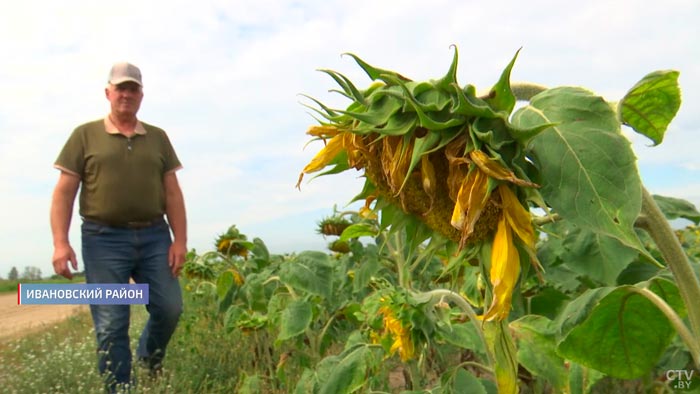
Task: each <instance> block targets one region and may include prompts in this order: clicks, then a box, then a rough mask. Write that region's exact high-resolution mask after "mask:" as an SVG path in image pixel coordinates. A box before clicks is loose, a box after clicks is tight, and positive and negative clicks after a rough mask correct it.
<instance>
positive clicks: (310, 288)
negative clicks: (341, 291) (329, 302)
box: [280, 251, 333, 298]
mask: <svg viewBox="0 0 700 394" xmlns="http://www.w3.org/2000/svg"><path fill="white" fill-rule="evenodd" d="M332 274H333V268H332V266H331V264H330V261H329V256H328V255H327V254H325V253H323V252H315V251H304V252H301V253H299V255H298V256H296V257H295V258H294V259H293V260H291V261H289V262H287V263H286V264H283V265H282V266H281V268H280V278H281V279H282V281H283V282H284V283H287V284H289V285H290V286H292V287H294V288H296V289H301V290H304V291H307V292H309V293H312V294H316V295H320V296H322V297H324V298H330V296H331V292H332V286H333V284H332V280H331V276H332Z"/></svg>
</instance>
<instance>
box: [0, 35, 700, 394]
mask: <svg viewBox="0 0 700 394" xmlns="http://www.w3.org/2000/svg"><path fill="white" fill-rule="evenodd" d="M350 56H351V57H352V58H353V59H354V60H355V61H356V62H357V64H358V65H359V66H360V67H361V68H362V69H363V71H365V72H366V73H367V75H368V76H369V77H370V78H371V79H372V81H373V82H372V84H371V85H370V87H369V88H367V89H359V88H357V87H356V86H355V85H354V83H353V82H351V81H350V80H349V79H348V78H346V77H345V76H344V75H342V74H340V73H338V72H335V71H331V70H322V72H324V73H326V74H328V75H329V76H330V77H332V79H333V80H334V81H335V82H336V83H337V84H338V85H339V87H340V90H335V91H334V92H336V93H340V94H342V95H343V96H344V97H345V98H347V99H349V100H350V101H351V104H350V105H348V106H347V107H346V108H345V109H333V108H329V107H327V106H326V105H324V104H323V103H321V102H320V101H319V100H316V99H313V98H309V99H310V100H311V101H312V103H313V105H309V108H310V109H312V110H313V111H315V112H314V113H315V114H316V115H317V117H318V119H320V120H319V125H316V126H312V127H311V128H310V129H309V131H308V134H309V135H311V136H312V137H313V139H314V140H319V141H323V145H322V147H321V148H320V150H319V151H318V153H317V154H316V156H315V157H313V158H312V159H311V160H310V162H309V164H308V165H307V166H306V167H305V168H303V169H302V171H301V175H300V177H299V183H298V186H301V184H302V179H303V177H304V176H305V175H307V174H313V173H317V172H321V171H325V172H321V174H322V175H333V174H337V173H339V172H343V171H346V170H350V169H354V170H361V171H363V175H364V177H365V180H366V182H365V185H364V188H363V190H360V191H358V195H357V197H356V200H358V201H362V200H364V202H365V205H364V206H363V207H362V208H361V209H359V210H358V211H343V212H337V211H334V212H332V213H330V214H329V216H328V217H325V218H322V219H321V220H320V221H319V223H318V232H319V236H323V237H326V239H327V240H328V241H329V245H328V250H325V251H304V252H298V253H294V254H288V255H275V254H271V253H270V252H269V251H268V249H267V247H266V245H265V242H264V241H263V240H261V239H259V238H254V237H253V238H252V239H251V238H249V237H248V236H247V235H246V234H242V233H241V232H240V231H239V230H238V228H237V227H236V226H235V225H232V226H231V227H229V228H228V229H226V230H225V231H223V232H222V233H221V235H220V236H218V237H217V238H216V239H215V240H214V242H213V245H212V250H210V251H200V252H199V253H197V252H196V251H191V252H190V253H189V254H188V260H187V263H186V265H185V267H184V270H183V276H184V277H183V283H182V285H183V288H184V290H185V298H186V311H185V315H184V316H183V319H182V322H181V325H180V327H179V329H178V331H177V334H176V337H175V338H174V340H173V344H172V346H171V348H169V349H170V350H169V353H168V356H167V359H166V363H167V364H166V370H165V374H164V376H162V377H161V378H159V379H157V380H148V379H147V378H144V377H143V376H141V379H140V383H139V384H138V387H137V388H136V389H135V391H136V392H168V393H170V392H173V393H217V392H236V393H244V394H246V393H272V394H276V393H295V394H310V393H312V394H345V393H374V394H379V393H402V394H418V393H424V394H447V393H464V394H481V393H489V394H490V393H500V394H511V393H571V394H584V393H673V392H695V393H698V392H700V308H698V300H700V280H698V277H699V276H700V263H699V261H700V228H699V227H698V224H699V223H700V212H698V211H697V209H696V207H694V206H693V205H692V204H690V203H689V202H687V201H684V200H680V199H676V198H672V197H665V196H658V195H651V194H650V193H649V192H648V190H646V188H645V187H644V186H643V185H642V182H641V179H640V176H639V173H638V171H637V168H636V157H635V154H634V152H632V148H631V146H630V143H629V141H628V140H627V139H626V138H625V137H624V136H623V134H622V132H621V127H622V126H623V125H624V126H629V127H630V128H632V129H633V130H634V131H635V132H637V133H640V134H642V135H644V136H646V137H648V138H649V139H650V140H651V141H653V143H654V144H660V143H661V142H662V141H663V137H664V133H665V131H666V128H667V126H668V124H669V123H670V122H671V120H672V119H673V117H674V116H675V114H676V112H677V110H678V108H679V106H680V90H679V87H678V83H677V79H678V73H677V72H675V71H658V72H653V73H650V74H648V75H646V76H644V77H643V78H642V79H641V80H640V81H639V82H638V83H637V84H636V85H635V86H633V87H632V88H631V89H630V90H629V91H628V92H627V94H626V95H625V96H624V97H623V98H622V99H620V101H618V102H615V103H610V102H608V101H606V100H605V99H603V98H602V97H599V96H597V95H595V94H594V93H593V92H590V91H588V90H586V89H583V88H578V87H555V88H551V89H548V88H546V87H542V86H539V85H532V84H520V85H517V86H511V84H510V81H509V78H510V72H511V69H512V67H513V65H514V62H515V60H516V58H517V54H516V56H515V57H514V58H513V60H512V61H511V63H509V64H508V66H507V67H506V69H505V70H504V71H503V72H502V74H501V77H500V79H499V80H498V81H497V82H496V83H495V85H494V86H493V87H492V88H491V89H490V90H489V93H488V94H486V95H482V96H479V95H477V94H476V89H475V87H474V86H471V85H465V86H462V85H459V84H457V81H456V67H457V60H458V53H457V50H456V48H455V49H454V57H453V60H452V63H451V64H450V66H449V69H448V71H447V73H446V74H445V75H444V77H442V78H440V79H435V80H430V81H423V82H417V81H412V80H410V79H409V78H407V77H405V76H403V75H401V74H399V73H397V72H394V71H391V70H385V69H381V68H377V67H373V66H371V65H369V64H367V63H366V62H364V61H363V60H362V59H360V58H359V57H357V56H355V55H352V54H351V55H350ZM516 101H524V102H525V103H524V106H522V107H520V108H519V109H517V110H515V108H516ZM677 219H681V220H683V221H684V222H683V223H684V225H686V224H687V226H686V227H684V228H677V229H674V228H672V227H671V225H670V222H671V221H673V220H677ZM688 223H690V224H688ZM222 230H224V229H222ZM135 315H136V316H137V317H138V319H137V320H139V319H140V320H142V319H143V311H142V310H140V311H139V312H138V313H135ZM81 319H82V320H81ZM66 324H67V325H65V326H60V327H58V328H56V329H55V330H49V331H50V332H47V333H45V334H44V335H42V336H40V337H39V336H31V337H27V338H25V339H22V340H20V341H18V342H11V343H7V344H3V345H2V346H3V349H2V351H3V352H2V354H3V356H2V357H3V360H2V363H1V364H0V365H1V366H0V379H2V381H3V382H9V385H6V387H10V388H11V389H10V391H9V392H10V393H14V392H17V393H25V392H27V393H29V392H31V393H34V392H92V391H91V390H95V389H96V388H99V385H100V378H99V376H96V374H95V372H94V367H92V366H91V365H92V362H93V358H94V354H92V346H91V339H90V338H91V334H90V332H89V326H90V325H89V323H88V322H86V320H85V319H83V318H78V319H75V320H74V321H71V322H68V323H66ZM136 374H137V375H139V372H138V371H137V373H136ZM76 382H79V384H77V383H76Z"/></svg>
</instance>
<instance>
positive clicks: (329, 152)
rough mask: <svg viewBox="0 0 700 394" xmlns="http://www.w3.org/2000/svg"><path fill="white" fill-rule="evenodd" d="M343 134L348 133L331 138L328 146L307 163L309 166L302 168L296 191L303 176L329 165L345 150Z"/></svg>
mask: <svg viewBox="0 0 700 394" xmlns="http://www.w3.org/2000/svg"><path fill="white" fill-rule="evenodd" d="M345 134H349V132H347V131H346V132H343V133H341V134H338V135H336V136H335V137H333V138H331V140H330V141H328V144H327V145H326V146H324V147H323V149H321V150H320V151H319V152H318V153H317V154H316V156H314V158H313V159H311V161H310V162H309V164H307V165H306V167H304V169H303V170H302V171H301V174H299V181H298V182H297V189H298V188H299V185H300V184H301V180H302V178H304V174H310V173H312V172H316V171H319V170H321V169H323V168H324V167H326V166H327V165H328V163H330V162H331V161H332V160H333V159H334V158H335V157H336V156H337V155H338V154H339V153H340V152H342V150H343V149H345V138H344V137H345V136H344V135H345Z"/></svg>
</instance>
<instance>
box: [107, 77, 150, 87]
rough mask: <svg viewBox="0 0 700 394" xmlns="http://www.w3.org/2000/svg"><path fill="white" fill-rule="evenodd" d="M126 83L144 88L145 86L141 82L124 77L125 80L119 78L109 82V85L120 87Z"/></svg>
mask: <svg viewBox="0 0 700 394" xmlns="http://www.w3.org/2000/svg"><path fill="white" fill-rule="evenodd" d="M124 82H133V83H135V84H137V85H139V86H141V87H143V85H142V84H141V81H139V80H138V79H136V78H130V77H124V78H117V79H113V80H111V81H109V83H111V84H112V85H119V84H122V83H124Z"/></svg>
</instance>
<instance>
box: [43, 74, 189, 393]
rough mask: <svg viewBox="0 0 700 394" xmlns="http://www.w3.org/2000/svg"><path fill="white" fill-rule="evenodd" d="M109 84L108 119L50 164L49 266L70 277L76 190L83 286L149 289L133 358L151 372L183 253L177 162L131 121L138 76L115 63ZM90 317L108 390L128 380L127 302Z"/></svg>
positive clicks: (172, 316) (78, 133)
mask: <svg viewBox="0 0 700 394" xmlns="http://www.w3.org/2000/svg"><path fill="white" fill-rule="evenodd" d="M108 82H109V83H108V84H107V87H106V88H105V95H106V97H107V100H109V102H110V106H111V110H110V112H109V115H107V117H105V118H104V119H100V120H97V121H93V122H89V123H86V124H84V125H82V126H79V127H78V128H76V129H75V130H74V131H73V133H72V134H71V136H70V138H69V139H68V141H67V142H66V144H65V146H64V147H63V150H62V151H61V153H60V155H59V156H58V159H57V160H56V163H55V167H56V168H57V169H59V170H60V175H59V178H58V183H57V184H56V188H55V190H54V192H53V198H52V202H51V230H52V233H53V242H54V254H53V267H54V271H55V272H56V273H57V274H59V275H62V276H65V277H66V278H72V274H71V270H70V269H69V267H68V262H70V263H71V266H72V267H73V269H74V270H76V269H77V267H78V263H77V260H76V256H75V252H74V251H73V248H72V247H71V245H70V242H69V240H68V229H69V227H70V222H71V216H72V212H73V203H74V200H75V196H76V194H77V191H78V188H79V186H81V187H80V216H81V217H82V220H83V223H82V252H83V260H84V265H85V277H86V280H87V282H88V283H128V282H129V279H130V278H132V279H133V280H134V281H135V282H136V283H148V285H149V304H148V305H147V306H146V308H147V310H148V313H149V320H148V322H147V323H146V326H145V327H144V329H143V332H142V333H141V337H140V340H139V344H138V348H137V356H138V357H139V360H141V361H142V362H143V363H144V365H146V366H147V367H149V368H150V369H151V372H153V373H157V372H158V371H159V370H160V367H161V362H162V360H163V357H164V355H165V348H166V346H167V344H168V341H169V340H170V337H171V335H172V334H173V332H174V331H175V326H176V325H177V322H178V319H179V317H180V314H181V313H182V295H181V291H180V285H179V282H178V279H177V278H178V275H179V274H180V270H181V269H182V265H183V264H184V261H185V254H186V253H187V246H186V244H187V222H186V216H185V203H184V199H183V196H182V191H181V190H180V186H179V184H178V180H177V176H176V174H175V172H176V171H177V170H178V169H180V168H181V165H180V161H179V160H178V158H177V155H176V154H175V151H174V150H173V147H172V146H171V144H170V141H169V139H168V137H167V135H166V134H165V132H164V131H163V130H161V129H159V128H157V127H154V126H151V125H149V124H146V123H143V122H141V121H139V120H138V119H137V117H136V113H137V112H138V110H139V107H140V105H141V100H142V99H143V90H142V88H143V83H142V80H141V71H140V70H139V69H138V68H137V67H136V66H134V65H132V64H129V63H117V64H115V65H114V66H113V67H112V69H111V72H110V74H109V81H108ZM163 215H165V216H167V222H166V221H165V219H164V218H163ZM170 230H172V234H173V239H172V240H171V238H170ZM90 311H91V314H92V319H93V323H94V325H95V335H96V337H97V346H98V355H99V356H98V368H99V370H100V372H101V373H103V374H106V377H107V378H108V379H109V384H110V388H111V389H112V390H114V389H115V387H117V386H118V385H120V384H124V383H129V382H130V373H131V349H130V347H129V334H128V329H129V305H90Z"/></svg>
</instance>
